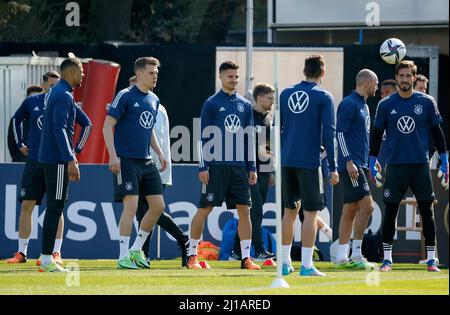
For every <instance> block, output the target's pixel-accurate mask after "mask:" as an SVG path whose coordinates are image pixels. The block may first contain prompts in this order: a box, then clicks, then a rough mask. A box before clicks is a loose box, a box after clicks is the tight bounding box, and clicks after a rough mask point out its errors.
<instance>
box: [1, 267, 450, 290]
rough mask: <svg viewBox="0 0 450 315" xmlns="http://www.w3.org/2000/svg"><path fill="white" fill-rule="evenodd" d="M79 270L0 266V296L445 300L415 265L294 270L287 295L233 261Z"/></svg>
mask: <svg viewBox="0 0 450 315" xmlns="http://www.w3.org/2000/svg"><path fill="white" fill-rule="evenodd" d="M64 263H65V265H66V266H67V265H68V264H69V267H70V266H75V267H77V266H78V268H79V273H78V272H72V273H70V274H69V275H67V274H50V273H39V272H38V271H37V270H38V268H37V267H36V266H35V260H29V261H28V262H27V263H26V264H20V265H8V264H6V262H5V261H0V294H19V295H27V294H87V295H96V294H120V295H123V294H151V295H159V294H163V295H170V294H186V295H236V294H245V295H275V294H295V295H305V294H313V295H320V294H326V295H333V294H345V295H347V294H348V295H355V294H363V295H379V294H383V295H395V294H415V295H416V294H418V295H448V294H449V274H448V270H442V272H440V273H430V272H427V271H426V267H425V266H423V265H417V264H394V266H393V270H392V271H391V272H388V273H380V272H378V271H372V272H369V271H364V270H363V271H342V270H336V269H334V268H333V265H332V264H331V263H328V262H318V263H316V266H317V267H318V268H319V270H321V271H322V272H325V273H326V274H327V277H319V278H317V277H311V278H305V277H299V275H298V268H299V262H294V267H295V268H296V269H297V270H296V271H295V272H294V273H292V274H290V275H289V276H285V277H284V279H285V280H286V281H287V283H288V284H289V285H290V288H288V289H271V288H270V284H271V283H272V281H273V280H274V279H275V276H276V272H275V269H263V270H260V271H250V270H241V269H239V266H240V265H239V262H237V261H210V262H209V265H210V266H211V267H212V269H209V270H207V269H204V270H188V269H186V268H182V267H181V264H180V260H179V259H177V260H155V261H152V264H151V267H152V268H151V269H150V270H148V269H147V270H143V269H140V270H117V269H115V261H114V260H65V262H64Z"/></svg>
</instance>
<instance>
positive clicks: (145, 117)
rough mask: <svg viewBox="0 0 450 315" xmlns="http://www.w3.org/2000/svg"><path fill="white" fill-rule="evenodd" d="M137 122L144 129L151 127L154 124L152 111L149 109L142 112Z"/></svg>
mask: <svg viewBox="0 0 450 315" xmlns="http://www.w3.org/2000/svg"><path fill="white" fill-rule="evenodd" d="M139 123H140V124H141V126H142V127H144V128H145V129H150V128H152V127H153V124H154V119H153V115H152V113H150V112H149V111H145V112H142V114H141V116H140V117H139Z"/></svg>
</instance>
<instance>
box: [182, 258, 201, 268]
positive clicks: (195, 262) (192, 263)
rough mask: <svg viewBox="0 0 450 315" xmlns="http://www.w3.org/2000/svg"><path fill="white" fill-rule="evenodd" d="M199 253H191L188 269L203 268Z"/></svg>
mask: <svg viewBox="0 0 450 315" xmlns="http://www.w3.org/2000/svg"><path fill="white" fill-rule="evenodd" d="M197 257H198V256H197V255H191V256H189V258H188V261H187V264H186V267H187V268H188V269H202V266H201V265H200V263H199V262H198V260H197Z"/></svg>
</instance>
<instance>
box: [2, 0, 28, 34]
mask: <svg viewBox="0 0 450 315" xmlns="http://www.w3.org/2000/svg"><path fill="white" fill-rule="evenodd" d="M30 9H31V7H30V6H28V5H26V4H19V3H17V2H15V1H4V0H2V1H0V40H1V39H3V37H4V35H5V34H6V32H7V28H8V25H9V22H10V20H12V19H14V18H15V17H16V16H17V15H21V14H24V13H28V12H29V11H30Z"/></svg>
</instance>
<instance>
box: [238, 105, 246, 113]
mask: <svg viewBox="0 0 450 315" xmlns="http://www.w3.org/2000/svg"><path fill="white" fill-rule="evenodd" d="M244 109H245V108H244V104H242V103H238V105H237V110H238V111H239V112H241V113H242V112H244Z"/></svg>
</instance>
